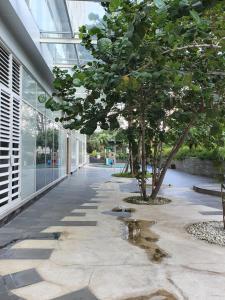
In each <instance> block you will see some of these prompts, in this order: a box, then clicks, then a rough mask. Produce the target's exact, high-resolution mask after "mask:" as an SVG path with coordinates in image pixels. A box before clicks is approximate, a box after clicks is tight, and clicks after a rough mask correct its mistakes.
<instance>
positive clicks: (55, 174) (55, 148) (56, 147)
mask: <svg viewBox="0 0 225 300" xmlns="http://www.w3.org/2000/svg"><path fill="white" fill-rule="evenodd" d="M60 163H61V162H60V157H59V126H58V125H57V124H55V125H54V145H53V180H56V179H58V178H59V168H60Z"/></svg>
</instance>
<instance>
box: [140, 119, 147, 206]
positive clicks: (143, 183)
mask: <svg viewBox="0 0 225 300" xmlns="http://www.w3.org/2000/svg"><path fill="white" fill-rule="evenodd" d="M141 150H142V152H141V192H142V196H143V200H144V201H146V200H147V192H146V151H145V150H146V149H145V118H144V113H143V116H142V119H141Z"/></svg>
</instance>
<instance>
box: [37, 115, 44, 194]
mask: <svg viewBox="0 0 225 300" xmlns="http://www.w3.org/2000/svg"><path fill="white" fill-rule="evenodd" d="M45 141H46V120H45V117H44V115H43V114H41V113H37V142H36V189H37V190H39V189H41V188H42V187H44V186H45V185H46V173H47V167H46V148H45Z"/></svg>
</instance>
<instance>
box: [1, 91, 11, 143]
mask: <svg viewBox="0 0 225 300" xmlns="http://www.w3.org/2000/svg"><path fill="white" fill-rule="evenodd" d="M10 106H11V105H10V95H9V94H8V93H7V92H5V91H3V90H1V91H0V142H7V143H9V142H10V114H11V107H10Z"/></svg>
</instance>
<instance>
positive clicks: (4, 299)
mask: <svg viewBox="0 0 225 300" xmlns="http://www.w3.org/2000/svg"><path fill="white" fill-rule="evenodd" d="M0 299H1V300H24V299H23V298H21V297H18V296H16V295H14V294H12V293H11V292H8V293H7V292H4V293H1V292H0Z"/></svg>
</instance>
